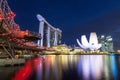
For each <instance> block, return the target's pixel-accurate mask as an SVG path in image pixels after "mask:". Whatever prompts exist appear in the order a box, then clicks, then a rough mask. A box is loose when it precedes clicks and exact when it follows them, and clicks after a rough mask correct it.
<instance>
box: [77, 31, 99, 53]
mask: <svg viewBox="0 0 120 80" xmlns="http://www.w3.org/2000/svg"><path fill="white" fill-rule="evenodd" d="M76 40H77V43H78V45H79V46H80V47H81V48H83V49H84V50H90V51H97V50H98V49H99V48H100V47H101V44H100V43H98V37H97V35H96V33H95V32H91V33H90V38H89V41H88V40H87V37H86V35H82V36H81V42H80V40H79V39H76Z"/></svg>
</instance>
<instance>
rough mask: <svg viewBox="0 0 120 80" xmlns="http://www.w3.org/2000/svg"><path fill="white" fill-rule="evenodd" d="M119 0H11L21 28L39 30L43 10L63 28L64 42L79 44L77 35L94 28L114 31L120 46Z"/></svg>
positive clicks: (100, 31) (108, 33) (51, 20)
mask: <svg viewBox="0 0 120 80" xmlns="http://www.w3.org/2000/svg"><path fill="white" fill-rule="evenodd" d="M119 3H120V1H117V0H111V1H107V0H101V1H93V0H92V1H89V0H84V1H81V0H74V1H73V0H66V1H64V0H61V1H57V0H51V1H48V0H44V1H43V0H36V1H33V0H30V1H29V2H28V1H24V0H20V1H15V0H14V1H10V0H8V4H9V5H10V7H11V9H12V10H13V12H15V13H16V17H15V21H16V23H17V24H19V25H20V27H21V29H23V30H26V29H28V30H32V31H35V32H38V28H39V27H38V26H39V21H38V20H37V18H36V15H37V14H41V15H42V16H43V17H45V19H46V20H47V21H48V22H49V23H50V24H51V25H52V26H54V27H58V28H60V29H61V30H62V34H63V37H62V38H63V40H62V43H66V44H68V45H74V44H77V43H76V38H78V37H80V36H81V35H82V34H86V35H89V33H90V32H93V31H94V32H96V33H97V34H98V35H103V34H104V35H111V36H112V37H113V41H114V42H115V43H116V46H119V45H117V43H120V41H118V40H120V37H119V35H117V34H118V33H119V32H120V28H119V26H120V5H119ZM71 39H72V40H71ZM77 46H78V45H77Z"/></svg>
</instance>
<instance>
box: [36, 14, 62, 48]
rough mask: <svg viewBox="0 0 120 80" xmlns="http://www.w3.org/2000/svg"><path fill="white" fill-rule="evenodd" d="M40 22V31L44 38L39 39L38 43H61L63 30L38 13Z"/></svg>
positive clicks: (48, 44)
mask: <svg viewBox="0 0 120 80" xmlns="http://www.w3.org/2000/svg"><path fill="white" fill-rule="evenodd" d="M37 18H38V20H39V22H40V24H39V33H40V34H41V37H42V39H41V40H38V45H40V46H41V47H42V46H46V47H51V46H56V45H59V44H61V37H62V35H61V34H62V31H61V30H60V29H58V28H54V27H53V26H52V25H50V24H49V23H48V22H47V21H46V20H45V19H44V18H43V17H42V16H41V15H39V14H38V15H37Z"/></svg>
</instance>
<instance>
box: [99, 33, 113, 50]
mask: <svg viewBox="0 0 120 80" xmlns="http://www.w3.org/2000/svg"><path fill="white" fill-rule="evenodd" d="M99 42H100V43H101V44H102V46H101V48H100V50H101V51H107V52H114V47H113V39H112V37H111V36H104V35H102V36H100V38H99Z"/></svg>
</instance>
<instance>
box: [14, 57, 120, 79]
mask: <svg viewBox="0 0 120 80" xmlns="http://www.w3.org/2000/svg"><path fill="white" fill-rule="evenodd" d="M119 63H120V62H119V56H116V55H47V56H46V57H45V58H42V57H39V58H34V59H32V60H29V61H28V62H27V63H26V65H25V67H23V68H22V69H21V70H22V71H21V70H20V71H18V72H17V74H16V75H15V76H14V78H13V80H120V78H119V70H120V68H119V66H120V64H119ZM26 69H27V70H29V73H27V72H26V71H27V70H26Z"/></svg>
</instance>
